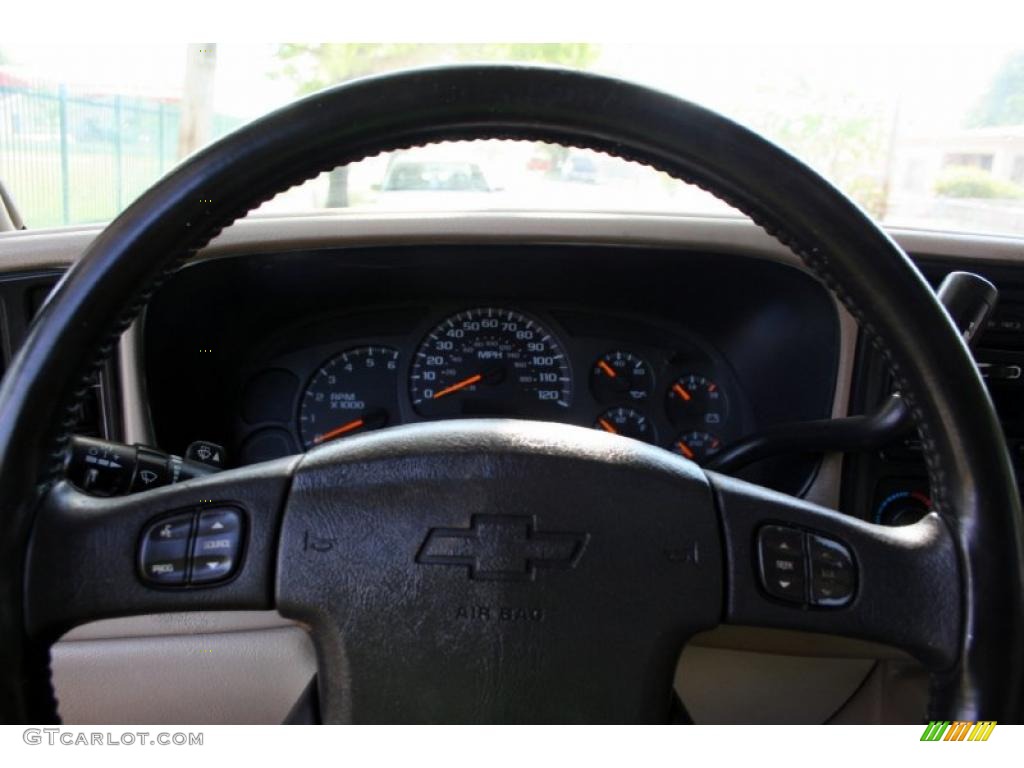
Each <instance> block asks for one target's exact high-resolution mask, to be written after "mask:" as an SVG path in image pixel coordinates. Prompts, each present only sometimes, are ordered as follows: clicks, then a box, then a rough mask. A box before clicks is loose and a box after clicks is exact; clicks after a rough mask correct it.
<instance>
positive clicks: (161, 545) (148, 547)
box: [139, 514, 192, 586]
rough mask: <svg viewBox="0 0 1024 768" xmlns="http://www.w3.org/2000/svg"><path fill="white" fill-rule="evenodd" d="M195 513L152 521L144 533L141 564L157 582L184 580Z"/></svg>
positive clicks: (145, 574) (148, 577)
mask: <svg viewBox="0 0 1024 768" xmlns="http://www.w3.org/2000/svg"><path fill="white" fill-rule="evenodd" d="M191 533H192V515H191V514H187V515H177V516H175V517H169V518H164V519H163V520H158V521H156V522H155V523H153V524H151V525H150V526H149V527H148V528H147V529H146V532H145V534H144V535H143V537H142V551H141V552H140V553H139V568H140V570H141V572H142V578H143V579H144V580H146V581H148V582H150V583H153V584H163V585H169V586H173V585H177V584H184V583H185V578H186V576H187V573H188V553H189V536H190V535H191Z"/></svg>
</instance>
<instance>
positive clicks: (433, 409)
mask: <svg viewBox="0 0 1024 768" xmlns="http://www.w3.org/2000/svg"><path fill="white" fill-rule="evenodd" d="M409 395H410V397H411V399H412V404H413V407H414V408H415V409H416V412H417V413H419V414H420V415H421V416H424V417H426V418H454V417H459V416H512V417H519V418H535V419H558V418H562V414H563V413H564V412H565V411H566V410H567V409H568V408H569V406H570V405H571V404H572V374H571V372H570V369H569V361H568V359H567V358H566V356H565V353H564V352H563V350H562V347H561V345H560V344H559V343H558V341H556V339H555V337H554V336H552V335H551V334H550V333H549V332H548V331H547V330H545V329H544V328H543V327H542V326H541V325H540V324H539V323H538V322H537V321H536V320H533V319H531V318H529V317H526V316H525V315H522V314H520V313H519V312H513V311H511V310H507V309H498V308H494V307H485V308H480V309H470V310H466V311H465V312H460V313H459V314H457V315H453V316H452V317H449V318H447V319H446V320H444V321H443V322H441V324H440V325H438V326H437V327H436V328H434V330H432V331H431V332H430V333H429V334H428V335H427V337H426V338H425V339H424V340H423V342H422V343H421V344H420V347H419V349H418V350H417V351H416V358H415V359H414V360H413V365H412V369H411V371H410V372H409Z"/></svg>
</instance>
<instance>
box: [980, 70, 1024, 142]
mask: <svg viewBox="0 0 1024 768" xmlns="http://www.w3.org/2000/svg"><path fill="white" fill-rule="evenodd" d="M993 125H1024V51H1020V52H1018V53H1015V54H1014V55H1012V56H1011V57H1010V58H1009V59H1007V61H1006V63H1005V64H1003V66H1002V68H1001V69H1000V70H999V71H998V72H997V73H996V76H995V77H994V78H993V79H992V85H991V86H989V89H988V91H987V92H986V93H985V95H984V96H982V97H981V100H980V101H979V102H978V104H977V105H976V106H975V107H974V109H973V110H972V111H971V113H970V114H969V115H968V117H967V127H968V128H982V127H985V126H993Z"/></svg>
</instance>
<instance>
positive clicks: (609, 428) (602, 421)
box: [597, 419, 619, 435]
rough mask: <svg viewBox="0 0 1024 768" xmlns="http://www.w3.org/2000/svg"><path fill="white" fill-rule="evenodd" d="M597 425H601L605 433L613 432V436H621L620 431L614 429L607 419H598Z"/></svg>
mask: <svg viewBox="0 0 1024 768" xmlns="http://www.w3.org/2000/svg"><path fill="white" fill-rule="evenodd" d="M597 423H598V424H600V425H601V429H603V430H604V431H605V432H611V433H612V434H613V435H617V434H619V430H617V429H616V428H615V427H613V426H612V425H611V423H609V421H608V420H607V419H598V420H597Z"/></svg>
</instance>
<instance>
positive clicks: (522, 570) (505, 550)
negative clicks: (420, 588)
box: [416, 515, 589, 581]
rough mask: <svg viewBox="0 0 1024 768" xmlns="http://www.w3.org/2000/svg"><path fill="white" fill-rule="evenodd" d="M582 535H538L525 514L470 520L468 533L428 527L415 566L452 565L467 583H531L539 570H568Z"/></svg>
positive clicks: (575, 558) (580, 549)
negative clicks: (466, 577)
mask: <svg viewBox="0 0 1024 768" xmlns="http://www.w3.org/2000/svg"><path fill="white" fill-rule="evenodd" d="M588 538H589V535H588V534H586V533H549V532H547V531H544V532H541V531H538V530H537V529H536V527H535V524H534V520H533V518H532V517H529V516H526V515H473V517H472V518H471V520H470V524H469V527H468V528H431V529H430V531H429V532H428V533H427V538H426V539H424V541H423V545H422V546H421V547H420V551H419V552H418V553H417V555H416V562H417V563H421V564H425V565H457V566H462V567H464V568H466V569H467V571H468V572H469V578H471V579H484V580H488V581H499V580H531V579H533V578H535V577H536V575H537V569H538V568H573V567H575V565H576V563H577V562H578V561H579V559H580V556H581V555H582V554H583V548H584V547H585V546H586V543H587V539H588Z"/></svg>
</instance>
